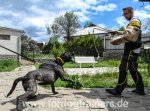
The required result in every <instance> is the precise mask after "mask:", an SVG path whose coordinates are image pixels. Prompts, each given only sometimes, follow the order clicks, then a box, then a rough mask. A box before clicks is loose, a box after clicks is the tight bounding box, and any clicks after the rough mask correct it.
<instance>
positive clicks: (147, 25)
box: [144, 18, 150, 32]
mask: <svg viewBox="0 0 150 111" xmlns="http://www.w3.org/2000/svg"><path fill="white" fill-rule="evenodd" d="M144 29H145V30H147V31H148V32H150V18H148V21H147V23H146V26H145V27H144Z"/></svg>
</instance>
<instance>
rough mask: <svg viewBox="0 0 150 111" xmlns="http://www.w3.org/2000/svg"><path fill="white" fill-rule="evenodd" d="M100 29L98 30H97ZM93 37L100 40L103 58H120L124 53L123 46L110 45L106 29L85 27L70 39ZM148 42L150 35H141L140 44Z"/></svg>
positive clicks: (109, 36)
mask: <svg viewBox="0 0 150 111" xmlns="http://www.w3.org/2000/svg"><path fill="white" fill-rule="evenodd" d="M99 29H100V30H99ZM88 34H90V35H94V36H96V37H100V38H101V40H102V43H101V44H102V48H101V49H103V57H104V58H120V56H121V55H122V53H123V51H124V44H121V45H112V44H111V42H110V41H111V38H112V36H111V35H110V34H109V33H108V32H107V30H106V29H103V28H101V27H99V26H93V27H87V28H84V29H80V30H79V31H77V32H76V33H75V34H73V35H72V36H71V37H72V38H74V39H77V38H79V37H82V36H84V35H88ZM149 40H150V33H144V34H142V42H143V43H144V42H145V41H149Z"/></svg>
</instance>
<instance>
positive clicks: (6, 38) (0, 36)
mask: <svg viewBox="0 0 150 111" xmlns="http://www.w3.org/2000/svg"><path fill="white" fill-rule="evenodd" d="M0 40H10V35H2V34H0Z"/></svg>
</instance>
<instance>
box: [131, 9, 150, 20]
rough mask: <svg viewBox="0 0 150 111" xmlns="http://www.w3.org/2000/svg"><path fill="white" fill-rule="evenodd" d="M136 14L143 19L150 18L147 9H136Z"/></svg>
mask: <svg viewBox="0 0 150 111" xmlns="http://www.w3.org/2000/svg"><path fill="white" fill-rule="evenodd" d="M134 14H135V16H136V17H138V18H139V19H141V20H144V19H148V18H150V13H149V12H148V11H146V10H135V11H134Z"/></svg>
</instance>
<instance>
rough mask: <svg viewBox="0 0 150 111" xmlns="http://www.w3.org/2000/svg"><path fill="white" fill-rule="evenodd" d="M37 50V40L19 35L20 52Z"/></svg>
mask: <svg viewBox="0 0 150 111" xmlns="http://www.w3.org/2000/svg"><path fill="white" fill-rule="evenodd" d="M33 49H34V50H37V49H38V46H37V42H36V41H35V40H32V39H31V37H28V36H27V35H22V36H21V53H22V54H24V53H26V52H28V51H29V50H33Z"/></svg>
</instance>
